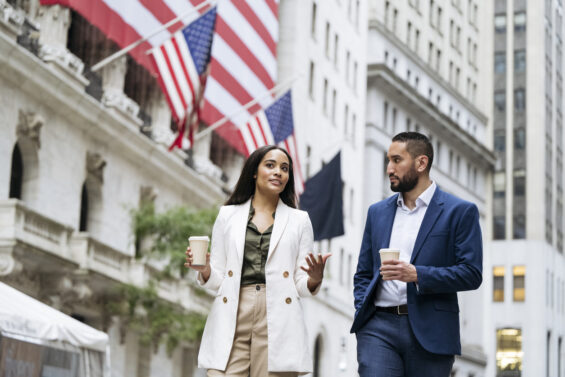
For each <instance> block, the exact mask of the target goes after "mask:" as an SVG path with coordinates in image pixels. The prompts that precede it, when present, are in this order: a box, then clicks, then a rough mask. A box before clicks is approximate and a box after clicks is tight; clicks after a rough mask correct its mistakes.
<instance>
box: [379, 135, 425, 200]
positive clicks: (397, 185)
mask: <svg viewBox="0 0 565 377" xmlns="http://www.w3.org/2000/svg"><path fill="white" fill-rule="evenodd" d="M387 159H388V164H387V168H386V172H387V174H388V177H389V179H390V189H391V190H392V191H394V192H408V191H411V190H412V189H413V188H414V187H416V185H417V184H418V179H419V174H418V170H417V168H416V165H417V161H416V159H413V158H412V156H410V153H408V151H407V150H406V143H402V142H398V141H395V142H393V143H392V144H391V145H390V148H389V149H388V154H387Z"/></svg>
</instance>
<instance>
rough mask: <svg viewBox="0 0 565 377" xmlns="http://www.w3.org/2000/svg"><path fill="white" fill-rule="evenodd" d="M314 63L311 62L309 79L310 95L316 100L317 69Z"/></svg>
mask: <svg viewBox="0 0 565 377" xmlns="http://www.w3.org/2000/svg"><path fill="white" fill-rule="evenodd" d="M315 67H316V66H315V65H314V62H313V61H310V75H309V77H308V94H309V95H310V98H311V99H314V73H315V69H316V68H315Z"/></svg>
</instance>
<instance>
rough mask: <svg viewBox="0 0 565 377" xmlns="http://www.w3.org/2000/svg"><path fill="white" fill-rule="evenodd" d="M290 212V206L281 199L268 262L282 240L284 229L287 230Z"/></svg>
mask: <svg viewBox="0 0 565 377" xmlns="http://www.w3.org/2000/svg"><path fill="white" fill-rule="evenodd" d="M289 212H290V209H289V208H288V206H287V205H286V204H284V203H283V201H282V200H280V199H279V203H278V205H277V210H276V213H275V222H274V224H273V232H272V233H271V242H270V243H269V253H268V254H267V262H268V261H269V258H270V257H271V255H273V252H274V250H275V248H276V247H277V244H278V243H279V241H280V239H281V236H282V234H283V232H284V229H285V228H286V224H287V222H288V215H289Z"/></svg>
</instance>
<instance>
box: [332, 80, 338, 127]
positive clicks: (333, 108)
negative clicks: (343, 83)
mask: <svg viewBox="0 0 565 377" xmlns="http://www.w3.org/2000/svg"><path fill="white" fill-rule="evenodd" d="M336 108H337V91H336V90H335V89H334V90H333V92H332V123H333V124H334V125H335V124H336V120H335V114H336Z"/></svg>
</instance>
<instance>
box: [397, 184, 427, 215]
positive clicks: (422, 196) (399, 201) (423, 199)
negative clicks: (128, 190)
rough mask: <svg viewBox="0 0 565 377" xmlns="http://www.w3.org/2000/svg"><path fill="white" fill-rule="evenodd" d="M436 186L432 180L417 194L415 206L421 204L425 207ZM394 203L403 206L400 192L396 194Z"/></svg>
mask: <svg viewBox="0 0 565 377" xmlns="http://www.w3.org/2000/svg"><path fill="white" fill-rule="evenodd" d="M436 188H437V185H436V183H435V181H432V184H431V185H430V186H429V187H428V188H427V189H425V190H424V192H423V193H421V194H420V196H418V198H417V199H416V208H419V207H422V206H426V207H427V206H429V205H430V202H431V201H432V197H433V196H434V193H435V192H436ZM396 205H397V206H399V207H402V208H405V205H404V197H403V196H402V193H400V194H399V195H398V198H397V199H396Z"/></svg>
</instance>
